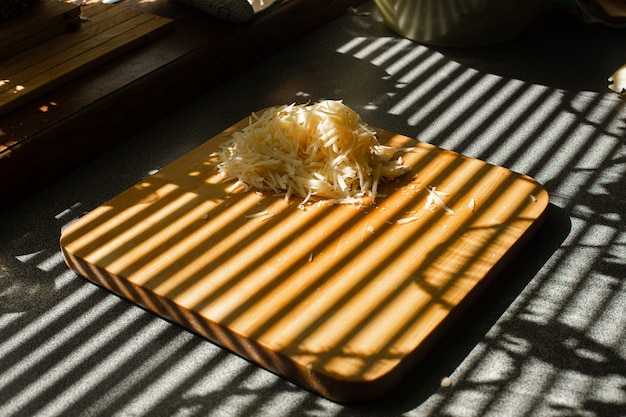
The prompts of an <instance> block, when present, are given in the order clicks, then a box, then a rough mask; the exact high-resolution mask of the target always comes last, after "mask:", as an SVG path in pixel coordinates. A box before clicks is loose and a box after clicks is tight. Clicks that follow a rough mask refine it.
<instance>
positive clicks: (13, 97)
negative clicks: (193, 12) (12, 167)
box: [0, 3, 172, 146]
mask: <svg viewBox="0 0 626 417" xmlns="http://www.w3.org/2000/svg"><path fill="white" fill-rule="evenodd" d="M84 9H85V10H84V12H83V13H84V14H85V16H87V17H88V19H89V20H88V21H87V22H85V24H83V25H82V27H81V29H80V30H78V31H73V32H66V33H62V34H60V35H58V36H54V37H52V38H49V39H48V40H47V41H46V42H44V43H41V44H38V45H36V46H34V47H32V48H30V49H27V50H25V51H22V52H21V53H18V54H16V55H14V56H11V57H9V58H7V59H5V60H3V61H2V74H1V75H2V77H3V78H4V79H5V80H6V81H5V83H4V85H1V86H0V116H1V115H3V114H6V113H9V112H10V111H12V110H14V109H16V108H18V107H21V106H23V105H24V104H26V103H28V102H30V101H32V100H33V99H35V98H37V97H40V96H41V95H42V94H44V93H46V92H49V91H52V90H54V89H55V88H57V87H59V86H61V85H63V84H65V83H67V82H68V81H70V80H73V79H75V78H77V77H79V76H80V75H82V74H85V73H86V72H88V71H90V70H92V69H94V68H97V67H99V66H100V65H102V64H103V63H105V62H107V61H110V60H111V59H113V58H115V57H116V56H119V55H121V54H123V53H125V52H128V51H129V50H131V49H133V48H136V47H137V46H139V45H142V44H144V43H146V42H148V41H149V40H151V39H152V38H153V37H156V36H158V35H160V34H162V33H164V32H165V31H167V30H168V29H171V28H172V20H171V19H167V18H164V17H160V16H155V15H151V14H148V13H143V12H140V11H137V10H133V9H130V8H127V7H121V6H118V5H106V4H101V3H94V4H92V5H89V6H87V7H85V8H84ZM0 146H1V145H0Z"/></svg>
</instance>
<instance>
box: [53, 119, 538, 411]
mask: <svg viewBox="0 0 626 417" xmlns="http://www.w3.org/2000/svg"><path fill="white" fill-rule="evenodd" d="M246 123H247V120H244V121H242V122H240V123H239V124H237V125H235V126H233V127H231V128H230V129H228V130H226V131H225V132H223V133H222V134H220V135H218V136H216V137H215V138H213V139H211V140H209V141H207V142H206V143H204V144H203V145H201V146H200V147H198V148H197V149H195V150H193V151H192V152H190V153H188V154H187V155H185V156H183V157H181V158H180V159H178V160H177V161H175V162H173V163H172V164H170V165H168V166H167V167H165V168H163V169H162V170H160V171H159V172H158V173H156V174H154V175H152V176H150V177H147V178H146V179H145V180H143V181H141V182H140V183H138V184H137V185H135V186H134V187H132V188H130V189H129V190H127V191H125V192H123V193H122V194H120V195H119V196H117V197H115V198H113V199H112V200H110V201H109V202H107V203H105V204H103V205H102V206H100V207H98V208H96V209H95V210H93V211H92V212H90V213H88V214H87V215H85V216H84V217H83V218H81V219H79V220H78V221H76V222H75V223H73V224H72V225H70V226H69V227H68V228H67V229H66V230H65V231H64V232H63V234H62V236H61V241H60V242H61V247H62V250H63V254H64V256H65V260H66V262H67V264H68V265H69V266H70V267H71V268H72V269H74V270H75V271H77V272H78V273H80V274H81V275H83V276H84V277H86V278H87V279H89V280H91V281H93V282H95V283H97V284H99V285H101V286H103V287H105V288H108V289H109V290H111V291H113V292H115V293H117V294H119V295H121V296H122V297H125V298H127V299H129V300H130V301H132V302H134V303H137V304H139V305H142V306H145V307H146V308H148V309H149V310H151V311H153V312H155V313H156V314H158V315H160V316H162V317H165V318H167V319H169V320H172V321H174V322H176V323H179V324H181V325H182V326H184V327H185V328H187V329H189V330H191V331H193V332H196V333H198V334H200V335H202V336H204V337H206V338H208V339H209V340H211V341H213V342H215V343H217V344H219V345H221V346H223V347H225V348H227V349H230V350H231V351H233V352H235V353H237V354H239V355H241V356H243V357H245V358H248V359H249V360H251V361H253V362H255V363H257V364H259V365H261V366H262V367H265V368H267V369H269V370H271V371H273V372H275V373H277V374H279V375H282V376H284V377H285V378H287V379H289V380H291V381H293V382H295V383H297V384H299V385H301V386H303V387H305V388H307V389H310V390H312V391H314V392H317V393H319V394H321V395H322V396H325V397H327V398H329V399H332V400H335V401H340V402H357V401H366V400H370V399H372V398H375V397H376V396H379V395H382V394H383V393H385V392H386V391H388V390H389V389H391V388H392V387H393V385H394V384H395V383H397V382H398V381H399V379H400V378H401V377H402V376H403V375H404V374H406V372H407V371H408V370H410V368H411V367H412V366H413V365H414V364H415V363H416V362H417V361H418V360H419V359H420V357H422V356H423V355H424V354H425V353H426V351H427V350H428V349H429V348H430V347H432V346H433V344H434V343H435V342H436V340H437V339H438V338H439V337H440V336H441V335H442V334H443V333H444V332H445V331H446V329H447V328H448V327H449V326H450V324H451V323H452V322H453V321H454V319H455V318H457V317H458V316H459V315H460V314H461V313H462V312H463V310H464V309H465V308H466V307H467V306H468V305H469V304H470V303H471V302H473V301H474V300H475V299H476V298H477V296H478V295H479V294H480V292H481V291H482V290H483V289H484V288H485V286H486V285H487V284H488V283H489V282H490V281H491V280H492V279H493V278H494V277H495V276H496V274H497V273H498V272H499V271H501V270H502V268H503V266H504V265H506V264H507V263H508V262H509V261H510V260H511V259H512V258H513V256H514V255H515V253H516V252H517V251H518V250H519V248H520V247H521V246H522V245H523V244H524V243H526V242H527V241H528V240H529V238H530V236H531V235H532V233H534V232H535V230H536V229H537V227H538V226H539V224H540V223H541V220H542V219H543V217H544V214H545V212H546V208H547V206H548V194H547V192H546V191H545V189H544V188H542V187H541V186H540V185H539V184H538V183H537V182H536V181H534V180H533V179H531V178H529V177H527V176H523V175H519V174H516V173H513V172H511V171H510V170H508V169H505V168H501V167H497V166H493V165H489V164H487V163H485V162H483V161H479V160H476V159H472V158H468V157H465V156H462V155H460V154H458V153H455V152H450V151H446V150H442V149H439V148H437V147H435V146H432V145H429V144H427V143H421V142H417V143H416V142H415V141H414V140H412V139H410V138H408V137H406V136H402V135H396V134H392V133H390V132H386V131H383V130H379V139H380V140H381V141H382V142H386V143H389V144H390V145H394V146H413V145H414V146H415V150H414V151H412V152H410V153H409V154H407V155H406V156H405V158H404V162H405V164H410V165H411V166H412V167H414V169H413V171H412V172H410V173H409V174H407V175H405V176H403V177H401V178H400V179H398V180H396V181H394V182H392V183H389V184H386V185H385V186H384V187H382V190H379V192H381V193H384V194H386V195H387V196H386V197H379V198H378V199H377V201H376V202H375V204H372V205H369V206H363V207H355V206H349V205H330V204H328V203H327V202H326V201H321V202H316V203H314V204H311V205H309V206H307V207H305V209H304V210H302V209H301V208H298V205H299V201H298V200H297V199H294V200H292V201H290V202H285V200H284V199H283V198H281V197H275V196H272V195H270V194H267V193H265V194H264V193H261V192H255V191H248V192H244V191H242V190H235V191H232V190H230V187H231V186H232V183H223V182H221V181H220V177H219V175H218V174H217V172H216V163H217V161H216V158H215V157H213V156H211V154H212V153H213V152H214V151H215V150H216V149H217V147H218V146H219V145H220V143H222V142H223V141H225V140H227V139H228V138H229V136H230V134H231V132H233V131H234V130H236V129H240V128H241V127H243V126H244V125H245V124H246ZM426 187H436V189H437V190H440V191H443V192H446V193H448V195H447V196H442V199H443V200H444V202H445V203H446V205H447V206H448V207H449V208H451V209H452V210H453V211H454V213H453V214H448V213H446V211H444V210H443V209H441V208H435V209H434V210H430V209H425V208H424V205H425V201H426V199H427V196H428V191H427V190H426ZM229 190H230V191H229ZM472 201H473V203H471V202H472ZM398 221H400V222H398ZM502 278H503V279H506V277H502ZM484 302H489V300H484Z"/></svg>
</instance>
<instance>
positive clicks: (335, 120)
mask: <svg viewBox="0 0 626 417" xmlns="http://www.w3.org/2000/svg"><path fill="white" fill-rule="evenodd" d="M411 149H412V148H394V147H390V146H383V145H381V144H380V143H379V142H378V139H377V137H376V133H375V131H374V130H373V129H371V128H370V127H369V126H368V125H366V124H365V123H364V122H363V121H362V120H361V117H360V116H359V115H358V114H357V113H356V112H355V111H354V110H352V109H351V108H349V107H348V106H346V105H345V104H343V103H342V102H341V101H337V100H325V101H322V102H320V103H316V104H310V105H295V104H291V105H285V106H279V107H274V108H271V109H269V110H267V111H266V112H264V113H263V114H261V115H257V114H255V113H253V114H252V115H251V116H250V122H249V124H248V126H246V127H245V128H243V129H242V130H240V131H237V132H234V133H233V134H232V138H231V139H230V140H228V141H227V142H225V143H224V144H222V146H220V149H219V150H218V152H217V155H218V157H219V159H220V162H219V164H218V169H219V171H220V172H221V173H222V175H223V176H224V177H226V178H227V179H230V180H234V181H236V182H237V184H240V185H245V187H246V189H250V188H256V189H260V190H271V191H274V193H276V194H277V195H284V196H285V199H287V200H288V199H289V198H290V197H291V196H299V197H301V198H303V199H304V201H303V202H302V203H301V204H304V203H306V202H308V201H309V200H310V199H311V197H313V196H316V197H324V198H329V199H331V200H332V202H333V203H338V204H349V203H351V204H354V203H356V204H359V203H361V204H362V203H363V202H364V200H363V199H364V198H365V197H369V198H371V199H372V201H374V200H375V198H376V195H377V190H378V186H379V183H380V182H381V181H390V180H393V179H394V178H397V177H399V176H400V175H403V174H405V173H407V172H409V171H410V170H411V168H410V167H407V166H404V165H403V164H402V157H401V156H400V157H396V155H398V153H403V152H407V151H410V150H411Z"/></svg>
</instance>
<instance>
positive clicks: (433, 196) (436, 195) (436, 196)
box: [424, 187, 454, 214]
mask: <svg viewBox="0 0 626 417" xmlns="http://www.w3.org/2000/svg"><path fill="white" fill-rule="evenodd" d="M426 190H427V191H428V198H427V199H426V204H424V208H425V209H426V210H433V209H434V207H435V205H437V206H439V207H441V208H442V209H444V210H445V211H446V213H448V214H454V210H452V209H451V208H450V207H448V206H447V205H446V203H444V202H443V200H442V199H441V197H442V196H447V195H448V193H445V192H443V191H437V187H426Z"/></svg>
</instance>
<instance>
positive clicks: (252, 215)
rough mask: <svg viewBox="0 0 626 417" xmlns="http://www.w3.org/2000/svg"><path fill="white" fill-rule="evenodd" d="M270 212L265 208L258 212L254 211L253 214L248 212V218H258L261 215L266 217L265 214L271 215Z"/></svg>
mask: <svg viewBox="0 0 626 417" xmlns="http://www.w3.org/2000/svg"><path fill="white" fill-rule="evenodd" d="M269 214H270V212H269V211H267V210H263V211H259V212H257V213H253V214H246V216H245V217H246V219H256V218H259V217H264V216H269Z"/></svg>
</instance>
